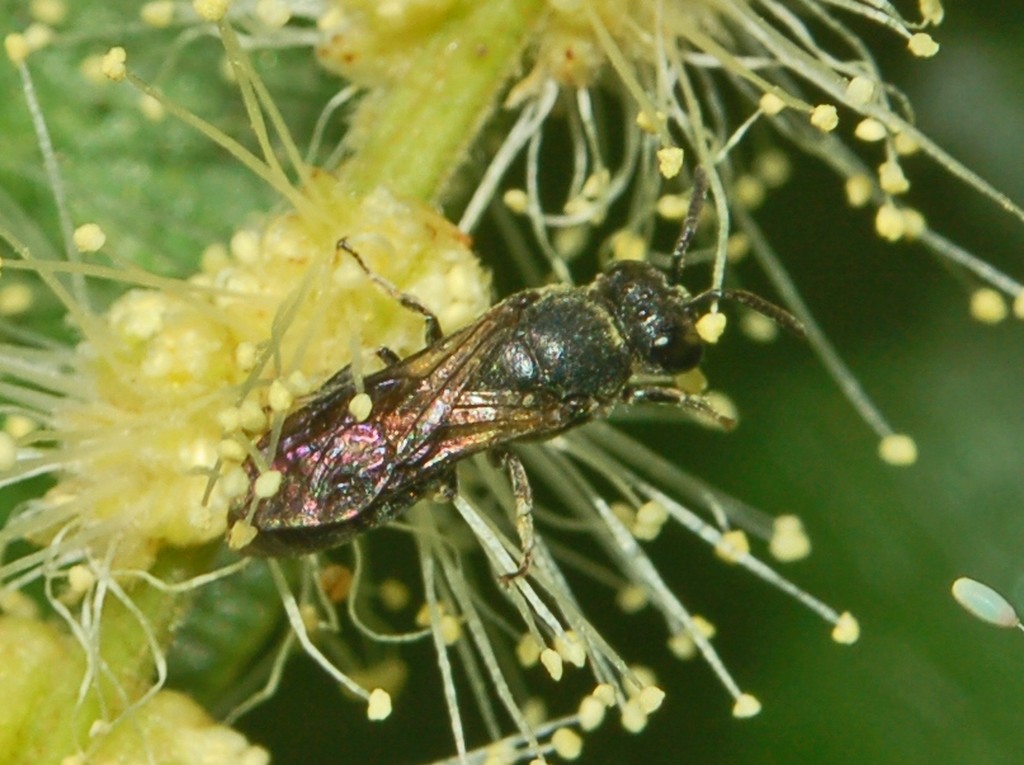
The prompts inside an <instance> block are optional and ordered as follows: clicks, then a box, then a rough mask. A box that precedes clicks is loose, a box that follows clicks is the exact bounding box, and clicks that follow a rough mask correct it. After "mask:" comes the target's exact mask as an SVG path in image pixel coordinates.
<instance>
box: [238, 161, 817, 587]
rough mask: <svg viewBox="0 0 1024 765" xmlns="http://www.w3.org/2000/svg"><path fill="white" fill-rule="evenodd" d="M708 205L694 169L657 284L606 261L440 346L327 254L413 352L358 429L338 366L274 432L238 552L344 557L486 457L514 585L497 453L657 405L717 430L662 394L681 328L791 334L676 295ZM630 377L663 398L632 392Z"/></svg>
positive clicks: (387, 357) (533, 292)
mask: <svg viewBox="0 0 1024 765" xmlns="http://www.w3.org/2000/svg"><path fill="white" fill-rule="evenodd" d="M706 192H707V183H706V179H705V176H704V174H703V173H702V172H700V171H699V170H698V172H697V173H695V178H694V192H693V197H692V201H691V203H690V209H689V212H688V214H687V217H686V221H685V223H684V225H683V230H682V233H681V235H680V237H679V241H678V242H677V244H676V247H675V251H674V254H673V262H672V268H671V272H670V273H671V277H672V278H671V279H669V278H668V277H666V275H665V274H664V273H663V272H662V271H661V270H659V269H657V268H655V267H654V266H653V265H651V264H649V263H646V262H636V261H632V262H618V263H615V264H613V265H612V266H611V267H610V268H609V269H608V270H607V271H606V272H605V273H603V274H601V275H599V276H598V277H597V278H596V279H595V280H594V281H593V282H592V283H591V284H589V285H587V286H585V287H568V286H562V285H557V286H549V287H542V288H539V289H528V290H523V291H521V292H517V293H515V294H513V295H511V296H510V297H508V298H506V299H505V300H502V301H501V302H500V303H498V304H497V305H495V306H494V307H492V308H491V309H490V310H488V311H487V312H486V313H484V314H483V315H482V316H481V317H480V318H478V319H477V320H476V321H474V322H473V323H472V324H470V325H469V326H466V327H464V328H462V329H460V330H458V331H457V332H454V333H452V334H450V335H447V336H443V335H442V333H441V329H440V326H439V324H438V321H437V318H436V317H435V316H434V315H433V314H432V313H430V311H429V310H427V309H426V308H425V307H423V306H422V305H421V304H420V303H419V302H418V301H416V300H415V299H414V298H412V297H411V296H408V295H405V294H403V293H400V292H398V290H397V289H396V288H395V287H394V286H393V285H391V284H390V283H389V282H387V281H385V280H384V279H382V278H380V277H378V276H376V275H375V274H373V273H372V272H370V271H369V269H367V268H366V266H365V264H364V263H363V261H362V259H361V258H360V256H359V255H358V254H357V253H356V252H355V251H354V250H352V249H351V248H350V247H349V246H348V244H347V243H346V242H345V241H344V240H342V241H341V242H339V243H338V247H339V248H340V249H343V250H345V251H346V252H347V253H349V254H350V255H351V256H352V257H353V258H355V259H356V261H357V262H358V263H359V265H360V266H361V267H362V268H363V270H364V271H365V272H366V273H367V274H368V276H369V277H370V278H371V279H372V280H373V281H374V282H375V283H376V284H377V285H378V286H379V287H381V288H382V289H384V290H385V291H387V292H388V293H390V294H391V295H392V296H393V297H394V298H396V299H397V300H399V301H401V303H402V304H403V305H404V306H405V307H406V308H408V309H410V310H413V311H416V312H418V313H420V314H422V315H423V316H424V318H425V322H426V336H427V345H426V347H425V348H424V349H423V350H421V351H419V352H418V353H415V354H413V355H411V356H409V357H408V358H405V359H399V358H397V357H396V356H395V354H394V353H392V352H390V351H388V350H387V349H382V350H381V351H380V355H381V358H382V359H383V360H384V361H385V363H386V366H385V368H384V369H381V370H380V371H379V372H376V373H374V374H371V375H368V376H366V377H365V378H364V379H363V381H362V387H363V390H364V391H365V393H366V394H367V395H368V396H369V398H370V401H371V403H372V408H371V411H370V414H369V416H368V417H366V419H365V420H363V421H360V420H359V419H357V417H356V416H354V415H353V414H352V413H351V412H350V411H349V410H350V406H349V405H350V403H351V402H352V399H353V398H354V397H355V396H356V395H357V394H358V391H357V386H356V384H355V381H354V380H353V377H352V373H351V371H350V369H349V368H348V367H346V368H344V369H342V370H341V371H340V372H338V373H337V374H336V375H334V377H332V378H331V379H330V380H328V381H327V383H326V384H325V385H324V386H323V387H322V388H321V389H320V390H319V391H318V392H317V393H316V394H314V395H313V396H312V397H311V398H310V400H309V401H308V402H307V403H306V404H305V405H304V406H302V407H301V408H300V409H298V410H296V411H294V412H293V413H292V414H290V415H289V416H288V417H287V418H286V419H285V421H284V424H283V428H282V430H281V434H280V439H279V442H278V445H277V451H276V453H275V454H274V455H273V457H272V458H271V456H270V455H267V456H266V458H267V463H268V465H269V469H271V470H276V471H279V472H280V473H281V477H282V481H281V485H280V489H279V490H278V491H277V493H276V494H274V495H273V496H271V497H268V498H261V499H255V498H254V496H253V493H252V490H251V489H250V492H249V495H248V496H247V497H246V498H245V499H244V500H243V501H241V502H240V503H238V504H237V505H236V506H235V507H234V509H233V510H232V512H231V523H232V525H233V524H234V523H237V522H238V521H240V520H242V519H246V520H247V521H248V522H249V524H251V526H252V528H253V529H254V530H255V531H256V532H257V533H256V536H255V537H254V538H253V539H252V541H251V542H250V543H249V544H248V545H247V546H246V547H245V548H244V549H243V552H245V553H247V554H250V555H269V556H287V555H300V554H305V553H311V552H316V551H319V550H325V549H328V548H331V547H335V546H337V545H340V544H343V543H345V542H347V541H350V540H351V539H352V538H353V537H355V536H356V535H358V534H360V533H362V532H364V531H367V530H369V529H373V528H376V527H378V526H381V525H382V524H385V523H387V522H388V521H390V520H392V519H393V518H395V517H397V516H398V515H400V514H401V513H402V512H404V511H405V510H406V509H407V508H409V507H410V506H412V505H413V504H415V503H416V502H417V501H418V500H420V499H422V498H424V497H426V496H428V495H429V494H432V493H433V492H435V491H436V490H437V489H438V488H441V489H442V490H447V491H450V492H453V491H455V468H456V465H457V463H458V462H459V461H460V460H462V459H464V458H466V457H469V456H470V455H473V454H476V453H478V452H482V451H485V450H492V451H495V452H497V453H498V454H500V455H501V457H502V459H503V461H504V464H505V465H506V467H507V469H508V472H509V476H510V479H511V481H512V486H513V489H514V493H515V496H516V505H517V520H518V530H519V533H520V536H521V538H522V542H523V562H522V566H521V567H520V570H519V571H518V572H515V573H516V574H522V573H524V572H525V571H526V569H527V567H528V565H529V552H530V547H531V541H530V540H531V539H532V532H531V516H530V509H531V506H532V500H531V495H530V489H529V484H528V482H527V479H526V474H525V472H524V470H523V467H522V464H521V463H520V461H519V460H518V459H517V458H516V457H515V455H514V454H512V453H511V452H509V451H507V449H506V447H507V446H508V445H509V444H512V443H515V442H518V441H538V440H545V439H549V438H551V437H552V436H555V435H557V434H559V433H562V432H564V431H566V430H569V429H570V428H574V427H576V426H578V425H582V424H583V423H586V422H588V421H590V420H592V419H595V418H598V417H603V416H605V415H607V414H608V412H609V411H610V410H611V409H612V407H614V406H615V405H616V404H619V403H636V402H659V403H668V404H673V405H676V406H682V407H685V408H689V409H692V410H696V411H699V412H703V413H705V414H710V415H712V416H715V414H714V412H713V411H712V410H710V408H709V407H708V406H707V404H706V403H705V402H704V400H703V399H701V398H700V397H699V396H692V395H690V394H687V393H684V392H683V391H681V390H678V389H676V388H674V387H671V385H670V384H668V382H667V381H669V380H670V376H671V375H675V374H678V373H680V372H685V371H687V370H689V369H693V368H694V367H696V366H697V364H699V363H700V360H701V356H702V355H703V351H704V343H703V341H702V340H701V338H700V336H699V335H698V333H697V330H696V326H695V325H696V322H697V319H698V318H699V316H700V314H701V312H702V309H705V308H706V306H707V305H708V304H709V303H711V302H712V301H714V300H716V299H718V298H722V297H726V298H731V299H734V300H737V301H739V302H743V303H745V304H747V305H749V306H751V307H752V308H754V309H756V310H758V311H760V312H762V313H764V314H766V315H768V316H770V317H771V318H773V319H774V320H775V321H777V322H779V323H781V324H783V325H785V326H787V327H789V328H791V329H793V330H795V331H796V332H798V333H799V332H801V328H800V325H799V323H798V322H797V321H796V319H794V318H793V317H791V316H790V315H789V314H788V313H786V312H785V311H783V310H782V309H780V308H778V307H776V306H774V305H772V304H770V303H767V302H766V301H764V300H763V299H761V298H759V297H757V296H756V295H753V294H751V293H748V292H742V291H738V290H715V291H709V292H704V293H701V294H699V295H696V296H690V295H688V294H687V293H686V291H685V290H684V289H683V288H682V287H681V286H678V284H677V281H678V275H679V272H680V271H681V267H682V259H683V255H684V253H685V252H686V249H687V246H688V245H689V242H690V239H691V238H692V237H693V234H694V230H695V227H696V222H697V217H698V215H699V213H700V210H701V206H702V204H703V200H704V197H705V195H706ZM641 375H642V376H643V377H645V378H647V379H650V378H652V376H653V377H655V378H657V377H660V378H661V379H662V380H665V381H666V383H665V384H660V385H659V384H640V383H636V384H635V383H634V380H636V379H638V377H639V376H641ZM720 419H722V418H720ZM269 442H270V437H269V435H268V436H265V437H264V438H263V440H262V441H261V442H260V443H259V444H258V445H257V448H259V449H260V450H262V451H263V452H266V450H267V449H268V444H269ZM245 469H246V471H247V472H248V474H249V478H250V479H251V481H252V482H254V481H255V480H256V478H257V477H258V474H259V469H258V468H257V467H256V465H255V464H254V462H253V461H252V460H251V459H250V460H249V461H248V462H247V463H246V465H245Z"/></svg>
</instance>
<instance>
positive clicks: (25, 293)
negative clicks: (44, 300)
mask: <svg viewBox="0 0 1024 765" xmlns="http://www.w3.org/2000/svg"><path fill="white" fill-rule="evenodd" d="M34 302H35V293H33V292H32V288H31V287H29V286H28V285H27V284H23V283H21V282H16V283H14V284H6V285H4V286H3V287H0V316H17V315H18V314H22V313H25V312H26V311H27V310H28V309H29V308H31V307H32V304H33V303H34Z"/></svg>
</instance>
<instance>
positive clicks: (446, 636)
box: [438, 614, 462, 645]
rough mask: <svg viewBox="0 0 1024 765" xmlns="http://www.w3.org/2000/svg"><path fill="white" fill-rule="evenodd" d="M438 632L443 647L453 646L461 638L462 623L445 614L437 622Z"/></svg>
mask: <svg viewBox="0 0 1024 765" xmlns="http://www.w3.org/2000/svg"><path fill="white" fill-rule="evenodd" d="M438 630H439V632H440V633H441V640H442V641H443V642H444V644H445V645H455V644H456V643H457V642H459V638H461V637H462V622H461V621H459V619H458V618H457V617H455V616H452V615H451V614H445V615H444V616H442V617H441V619H440V620H439V624H438Z"/></svg>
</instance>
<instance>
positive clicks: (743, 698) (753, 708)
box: [732, 693, 761, 720]
mask: <svg viewBox="0 0 1024 765" xmlns="http://www.w3.org/2000/svg"><path fill="white" fill-rule="evenodd" d="M760 711H761V702H760V701H758V700H757V697H756V696H753V695H751V694H749V693H741V694H740V695H739V696H737V697H736V702H735V703H734V704H733V705H732V716H733V717H736V718H738V719H740V720H743V719H746V718H748V717H754V716H755V715H757V714H758V713H759V712H760Z"/></svg>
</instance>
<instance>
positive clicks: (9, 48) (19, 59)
mask: <svg viewBox="0 0 1024 765" xmlns="http://www.w3.org/2000/svg"><path fill="white" fill-rule="evenodd" d="M4 51H5V52H6V53H7V58H9V59H10V60H11V63H13V64H14V65H15V66H21V65H22V64H24V63H25V59H27V58H28V54H29V53H30V52H31V50H30V49H29V46H28V41H27V40H26V39H25V35H23V34H21V33H20V32H11V33H10V34H9V35H7V36H6V37H4Z"/></svg>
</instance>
